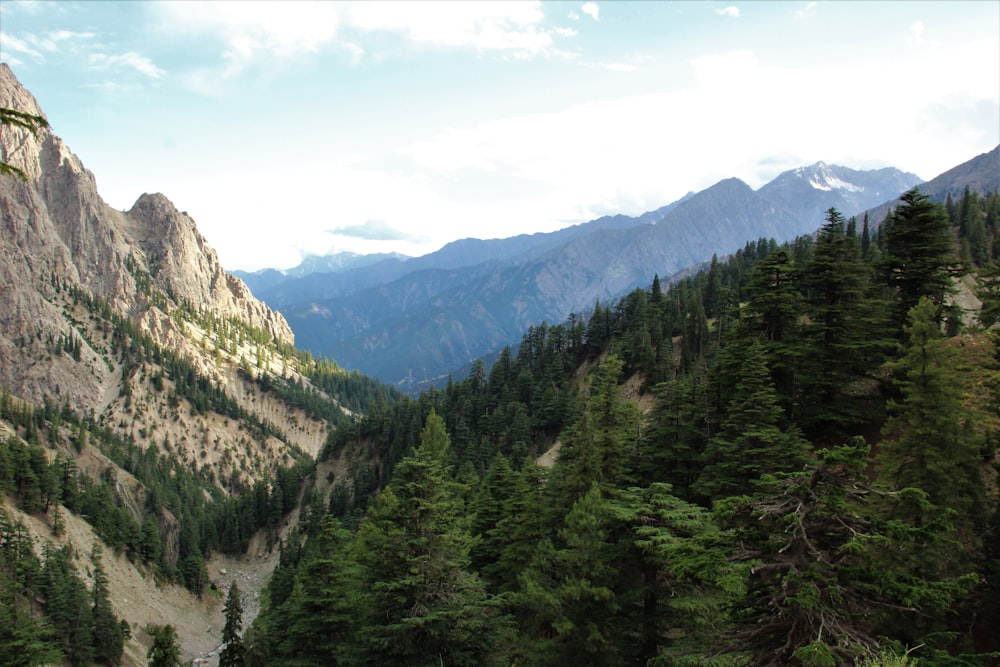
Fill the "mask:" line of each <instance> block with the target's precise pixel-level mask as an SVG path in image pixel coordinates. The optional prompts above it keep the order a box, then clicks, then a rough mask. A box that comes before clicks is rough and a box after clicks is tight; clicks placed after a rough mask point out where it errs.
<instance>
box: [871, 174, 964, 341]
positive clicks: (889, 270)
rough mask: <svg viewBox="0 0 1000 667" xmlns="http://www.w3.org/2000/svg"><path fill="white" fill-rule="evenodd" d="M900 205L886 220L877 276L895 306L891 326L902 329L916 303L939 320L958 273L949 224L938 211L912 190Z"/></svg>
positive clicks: (924, 197)
mask: <svg viewBox="0 0 1000 667" xmlns="http://www.w3.org/2000/svg"><path fill="white" fill-rule="evenodd" d="M900 200H901V201H902V204H900V206H899V207H898V208H896V210H895V211H894V212H893V213H892V215H891V216H890V217H888V218H887V220H886V222H885V225H884V226H885V229H883V230H882V236H884V237H885V253H884V254H883V256H882V260H881V263H880V267H879V269H880V274H881V276H882V280H883V281H884V282H885V284H886V285H887V286H888V287H889V288H890V289H891V290H892V293H893V295H894V297H895V301H896V309H895V314H894V322H895V323H896V325H897V326H898V327H899V328H900V329H901V328H902V327H903V326H904V325H905V324H906V319H907V314H908V313H909V312H910V309H912V308H913V307H914V306H916V305H917V302H918V301H920V299H921V297H927V298H928V299H930V301H931V302H932V303H933V304H934V305H935V307H936V309H937V313H936V319H938V320H940V319H941V315H942V313H941V309H942V308H943V306H944V299H945V295H947V294H948V293H949V292H950V291H951V278H952V276H953V275H955V274H956V273H957V272H958V270H957V267H956V262H955V259H954V246H955V240H954V237H953V236H952V234H951V230H950V228H949V225H948V218H947V216H946V215H945V213H944V211H943V210H942V208H941V207H940V206H938V205H937V204H934V203H932V202H931V201H930V199H929V198H928V197H927V196H926V195H923V194H920V192H919V191H918V190H917V189H916V188H913V189H911V190H908V191H906V192H905V193H904V194H903V195H902V196H901V197H900Z"/></svg>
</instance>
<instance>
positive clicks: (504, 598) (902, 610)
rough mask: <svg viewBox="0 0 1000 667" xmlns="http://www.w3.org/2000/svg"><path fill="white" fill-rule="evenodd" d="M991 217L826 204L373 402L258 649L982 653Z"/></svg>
mask: <svg viewBox="0 0 1000 667" xmlns="http://www.w3.org/2000/svg"><path fill="white" fill-rule="evenodd" d="M998 230H1000V197H998V196H997V195H996V194H990V195H988V196H979V195H977V194H975V193H974V192H970V191H968V190H967V191H966V192H965V193H964V195H961V196H959V197H956V198H954V200H953V199H952V198H950V197H949V199H948V201H947V202H944V203H943V204H938V203H933V202H931V201H929V200H928V199H927V198H926V197H925V196H924V195H922V194H920V193H919V192H917V191H916V190H914V191H910V192H908V193H906V194H905V195H904V196H903V198H902V201H901V204H900V205H899V206H898V207H897V208H896V210H895V211H894V212H893V213H892V214H891V215H890V216H889V217H887V219H885V220H883V221H871V220H867V219H864V220H861V221H858V220H855V219H850V220H845V219H844V217H843V216H842V215H841V214H840V213H838V212H837V211H836V210H832V209H831V210H830V211H829V212H828V214H827V220H826V224H825V225H824V226H823V227H822V228H821V229H820V230H819V231H818V233H817V234H816V235H814V236H812V237H804V238H799V239H797V240H796V241H795V242H793V243H789V244H786V245H778V244H776V243H774V242H773V241H769V240H766V239H761V240H758V241H755V242H750V243H747V244H746V246H745V247H744V248H743V249H742V250H741V251H740V252H737V253H735V254H733V255H732V256H730V257H728V258H725V259H721V260H720V259H713V260H712V262H711V263H710V264H709V265H707V266H705V267H704V268H703V269H702V270H700V271H698V272H696V273H693V274H691V275H688V276H686V277H683V278H681V279H678V280H676V281H675V282H673V283H672V284H670V285H669V287H667V288H666V289H664V287H663V286H662V285H661V283H660V280H659V279H658V278H654V279H653V283H652V286H651V288H650V289H648V290H636V291H635V292H633V293H631V294H629V295H628V296H626V297H625V298H623V299H621V300H620V301H618V302H617V303H615V304H597V305H596V306H595V308H594V310H593V312H592V313H591V314H590V315H589V317H586V316H581V315H572V316H570V317H569V318H568V319H567V321H566V322H565V323H563V324H559V325H547V324H541V325H539V326H537V327H533V328H531V329H530V330H529V331H528V332H527V333H526V334H525V336H524V339H523V341H522V343H521V344H520V346H519V347H518V348H517V350H510V349H507V350H504V351H503V352H502V354H501V355H500V357H499V360H498V361H497V362H496V363H495V364H494V365H493V367H492V368H491V369H486V368H485V367H484V365H483V364H481V363H480V364H477V365H474V366H473V368H472V371H471V373H470V374H469V376H468V377H467V378H465V379H462V380H453V381H450V382H449V383H448V385H447V387H446V388H444V389H442V390H440V391H429V392H426V393H424V394H423V395H421V396H420V398H419V399H414V400H409V399H407V400H402V401H398V402H395V403H391V404H389V403H383V402H378V403H377V404H376V406H375V408H374V409H372V410H371V411H370V412H369V413H368V414H367V415H365V417H364V418H363V419H361V420H359V421H357V422H356V423H353V424H344V425H342V426H341V427H340V428H338V429H337V430H336V431H334V432H333V433H332V434H331V436H330V438H329V440H328V442H327V444H326V448H325V450H324V453H323V455H322V456H321V459H323V458H333V457H336V456H341V455H343V454H344V453H345V452H348V453H350V456H351V457H352V460H353V461H354V462H355V470H354V472H355V474H354V475H353V476H352V478H351V479H352V480H353V482H352V483H351V484H340V485H337V486H336V487H335V488H334V490H333V492H332V493H331V494H330V498H329V502H328V503H327V504H326V506H325V507H323V506H322V503H321V502H320V501H319V500H318V499H316V498H314V499H313V501H312V502H313V511H312V512H310V513H309V516H310V517H311V518H310V520H309V521H308V522H307V523H303V524H302V525H301V531H302V532H301V535H300V539H292V540H290V541H288V542H287V543H285V544H283V545H282V549H283V551H282V558H281V565H280V567H279V568H278V570H277V571H276V572H275V574H274V576H273V578H272V580H271V582H270V584H269V587H268V590H267V594H266V599H265V607H264V610H263V611H262V613H261V615H260V616H259V617H258V618H257V620H256V622H255V623H254V624H253V626H252V627H250V628H248V629H247V631H246V632H245V633H244V636H243V637H242V638H239V639H234V640H233V641H234V642H238V645H239V647H240V653H239V659H240V661H241V662H240V664H244V663H245V664H248V665H318V664H325V665H333V664H337V665H355V664H392V665H442V664H443V665H483V664H497V665H511V664H518V665H571V664H579V665H629V664H646V665H675V664H676V665H682V664H693V665H711V664H717V665H778V664H780V665H796V664H801V665H853V664H865V665H889V664H893V665H898V664H911V665H912V664H920V665H986V664H991V661H993V660H996V659H997V656H998V655H1000V653H997V651H998V650H1000V645H998V644H997V640H996V637H995V633H994V632H993V631H992V630H991V628H995V627H998V625H1000V608H998V605H997V602H996V600H997V599H1000V578H998V577H1000V538H998V534H997V523H998V520H997V513H996V512H997V485H996V468H995V461H996V440H997V433H998V431H997V427H998V425H1000V422H998V419H997V417H998V414H997V411H998V406H1000V403H998V400H1000V396H998V395H997V394H996V393H995V392H996V390H997V389H1000V385H997V384H996V381H997V379H998V375H997V370H998V368H1000V366H998V364H1000V362H998V360H997V358H996V356H995V353H994V350H995V349H996V346H995V344H994V341H993V338H992V334H991V333H990V332H989V331H987V330H986V328H985V326H984V325H989V324H992V322H993V321H994V320H996V317H997V316H996V314H995V313H996V312H997V311H996V309H997V308H998V307H1000V291H998V287H997V285H998V284H1000V281H998V280H997V278H996V276H997V275H1000V273H998V271H997V267H998V264H997V261H996V258H997V256H998V250H1000V248H998V247H996V246H995V245H994V241H995V240H996V239H997V238H1000V237H998V233H997V232H998ZM977 277H978V282H976V281H973V280H972V279H974V278H977ZM974 284H978V285H980V286H981V288H980V292H979V296H980V297H981V298H982V299H983V302H984V303H983V312H982V315H981V317H982V320H981V323H980V322H979V321H977V320H975V318H969V317H968V313H963V309H962V307H961V306H960V303H961V299H960V298H956V297H957V295H958V294H959V292H961V291H963V290H964V291H965V292H966V293H968V291H969V288H968V286H969V285H974ZM549 450H555V451H557V456H556V457H555V464H554V465H551V466H549V465H539V464H537V463H536V461H537V460H540V459H538V457H539V456H541V455H542V454H543V453H545V452H547V451H549ZM552 453H553V452H552V451H549V455H548V456H546V457H544V459H549V458H550V457H551V454H552ZM544 459H541V460H544ZM234 645H235V644H234ZM234 664H236V663H234Z"/></svg>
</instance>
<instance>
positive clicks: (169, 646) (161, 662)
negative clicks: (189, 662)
mask: <svg viewBox="0 0 1000 667" xmlns="http://www.w3.org/2000/svg"><path fill="white" fill-rule="evenodd" d="M146 632H148V633H149V635H150V636H151V637H152V638H153V644H152V646H150V647H149V652H148V653H147V654H146V664H147V665H148V667H179V666H180V664H181V647H180V644H178V643H177V631H176V630H175V629H174V626H172V625H149V626H146Z"/></svg>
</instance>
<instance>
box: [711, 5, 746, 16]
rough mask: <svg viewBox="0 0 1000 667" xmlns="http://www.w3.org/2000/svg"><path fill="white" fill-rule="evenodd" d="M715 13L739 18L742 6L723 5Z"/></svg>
mask: <svg viewBox="0 0 1000 667" xmlns="http://www.w3.org/2000/svg"><path fill="white" fill-rule="evenodd" d="M715 13H716V14H718V15H719V16H731V17H732V18H734V19H735V18H739V16H740V8H739V7H735V6H733V5H730V6H728V7H721V8H719V9H716V10H715Z"/></svg>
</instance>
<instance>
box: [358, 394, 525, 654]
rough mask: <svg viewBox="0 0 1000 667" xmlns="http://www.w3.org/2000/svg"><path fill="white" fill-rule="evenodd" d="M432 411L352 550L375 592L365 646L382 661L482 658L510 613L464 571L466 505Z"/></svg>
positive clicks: (491, 648)
mask: <svg viewBox="0 0 1000 667" xmlns="http://www.w3.org/2000/svg"><path fill="white" fill-rule="evenodd" d="M438 421H439V418H437V417H436V415H434V414H433V412H432V413H431V416H430V417H428V420H427V425H426V426H425V428H424V431H423V437H422V444H421V446H420V447H418V448H417V450H416V451H415V453H414V455H413V456H411V457H407V458H406V459H404V460H403V461H402V462H401V463H400V464H399V466H397V468H396V470H395V473H394V478H393V485H392V486H391V487H389V488H387V489H386V490H384V491H383V492H382V493H381V494H380V496H379V498H378V501H377V503H376V505H375V506H374V507H373V508H372V509H371V510H370V512H369V514H368V515H367V516H366V517H365V520H364V521H363V522H362V524H361V527H360V529H359V532H358V544H357V549H358V552H357V558H358V560H359V562H360V563H361V564H362V565H363V567H364V575H363V581H364V582H365V585H366V588H368V589H370V590H371V594H372V618H374V619H379V621H378V624H377V625H375V626H370V627H369V628H368V631H367V632H366V633H365V635H364V641H365V646H364V647H363V652H364V653H365V654H366V655H367V656H369V659H370V660H373V661H375V662H378V663H379V664H436V663H437V662H438V661H441V662H444V663H445V664H462V665H477V664H487V663H488V662H489V661H491V660H494V659H496V658H497V650H496V649H497V647H498V646H499V645H501V643H502V642H503V641H504V636H505V634H506V628H507V621H506V619H505V617H504V616H503V615H502V614H501V613H500V612H499V609H498V605H497V601H495V600H493V599H491V597H490V596H489V595H488V594H487V593H486V591H485V588H484V587H483V585H482V583H481V582H480V581H479V579H478V577H477V576H476V575H474V574H472V573H471V572H469V571H468V563H469V551H470V549H471V546H472V541H471V538H470V536H469V534H468V526H467V524H466V522H465V519H463V508H462V506H461V502H460V500H459V499H458V498H457V497H456V494H455V490H454V486H453V484H452V483H449V482H448V481H447V480H446V478H445V473H444V469H443V467H442V465H441V460H440V459H441V456H443V453H444V451H445V450H446V449H447V446H448V442H447V438H445V439H444V440H443V441H442V440H439V439H438V438H439V436H440V434H441V432H440V430H439V426H440V424H438Z"/></svg>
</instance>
